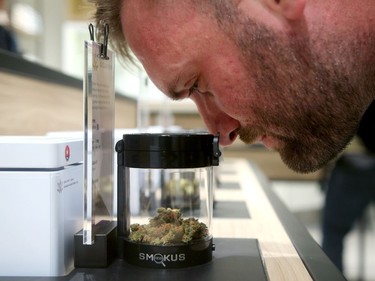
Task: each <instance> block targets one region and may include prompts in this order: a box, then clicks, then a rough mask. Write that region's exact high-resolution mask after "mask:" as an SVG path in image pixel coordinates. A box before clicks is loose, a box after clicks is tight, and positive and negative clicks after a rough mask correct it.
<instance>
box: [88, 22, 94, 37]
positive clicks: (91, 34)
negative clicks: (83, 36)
mask: <svg viewBox="0 0 375 281" xmlns="http://www.w3.org/2000/svg"><path fill="white" fill-rule="evenodd" d="M89 32H90V40H91V41H94V26H93V25H92V23H90V24H89Z"/></svg>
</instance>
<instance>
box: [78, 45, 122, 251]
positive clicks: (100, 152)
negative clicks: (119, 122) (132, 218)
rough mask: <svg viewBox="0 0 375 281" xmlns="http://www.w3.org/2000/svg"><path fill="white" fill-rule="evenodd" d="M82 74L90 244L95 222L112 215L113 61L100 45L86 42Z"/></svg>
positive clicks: (86, 215) (87, 237)
mask: <svg viewBox="0 0 375 281" xmlns="http://www.w3.org/2000/svg"><path fill="white" fill-rule="evenodd" d="M84 49H85V75H84V89H83V90H84V130H85V132H84V136H85V137H84V225H83V244H86V245H91V244H93V243H94V242H95V241H94V237H95V225H97V224H98V223H101V224H102V223H106V222H108V223H109V222H111V221H112V220H113V219H114V214H113V210H114V208H113V204H114V202H113V201H114V199H113V192H114V186H113V171H114V170H113V169H114V165H113V163H114V162H113V157H114V153H113V151H114V148H113V146H114V136H113V134H114V111H115V91H114V63H113V56H114V55H113V53H112V52H111V51H110V50H107V58H102V57H101V56H100V55H101V44H98V43H95V42H93V41H85V45H84Z"/></svg>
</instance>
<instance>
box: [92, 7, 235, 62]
mask: <svg viewBox="0 0 375 281" xmlns="http://www.w3.org/2000/svg"><path fill="white" fill-rule="evenodd" d="M88 1H89V2H90V3H92V4H93V5H94V6H95V8H96V10H95V13H94V15H93V17H94V21H95V25H96V26H97V27H101V26H103V24H108V26H109V39H108V41H109V44H110V46H111V48H112V49H113V51H114V52H115V53H116V54H118V55H120V57H121V59H122V60H123V61H126V60H129V61H130V62H132V63H136V60H135V57H134V55H133V53H132V52H131V50H130V48H129V44H128V42H127V40H126V38H125V37H124V33H123V30H122V25H121V14H120V13H121V8H122V5H123V3H124V2H125V1H126V0H88ZM164 1H165V0H164ZM170 1H171V0H170ZM172 1H173V0H172ZM189 1H190V3H192V4H193V5H195V7H196V8H197V10H200V11H201V12H203V13H204V14H205V16H214V18H215V19H216V20H217V21H218V23H219V24H223V22H225V21H228V20H229V21H230V20H233V18H231V16H232V15H233V14H231V13H229V12H228V9H229V8H231V10H233V8H234V7H235V6H236V5H235V4H234V2H236V1H237V0H205V1H203V0H189ZM158 3H160V2H159V0H148V4H150V5H156V4H158ZM207 8H208V9H207ZM97 33H98V32H97ZM98 34H99V37H100V32H99V33H98Z"/></svg>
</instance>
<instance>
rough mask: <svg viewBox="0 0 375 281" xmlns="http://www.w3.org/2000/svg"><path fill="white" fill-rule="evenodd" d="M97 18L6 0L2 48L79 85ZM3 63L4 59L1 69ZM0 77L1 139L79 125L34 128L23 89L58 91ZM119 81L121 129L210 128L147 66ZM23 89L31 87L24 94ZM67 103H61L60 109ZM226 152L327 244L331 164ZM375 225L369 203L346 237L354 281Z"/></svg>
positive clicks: (374, 268)
mask: <svg viewBox="0 0 375 281" xmlns="http://www.w3.org/2000/svg"><path fill="white" fill-rule="evenodd" d="M92 13H93V10H92V8H91V7H90V6H89V4H87V3H86V1H84V0H53V1H51V0H7V1H6V0H0V27H1V29H0V35H2V36H4V37H2V39H1V41H0V47H1V48H2V49H7V52H10V53H12V54H14V55H16V56H20V57H22V58H23V59H25V60H27V61H31V62H33V63H35V64H36V65H42V66H43V67H46V68H48V69H51V70H53V71H57V72H61V73H63V74H66V75H68V76H72V77H74V78H76V79H78V80H81V79H82V77H83V69H84V67H83V62H84V60H83V45H84V41H85V40H89V31H88V24H89V23H90V18H91V16H92ZM3 38H5V39H3ZM1 65H2V61H1V60H0V67H1ZM1 74H2V73H1V71H0V83H1V84H0V104H3V107H4V105H5V104H7V107H9V106H10V105H11V104H12V101H14V104H15V105H14V106H15V109H7V108H1V105H0V114H1V117H2V118H3V121H2V122H0V123H1V124H0V134H2V135H7V134H13V135H14V134H19V135H22V134H43V133H46V132H48V131H50V130H56V127H53V126H54V125H56V126H57V127H58V129H60V130H76V129H79V128H80V126H81V125H80V124H78V125H77V124H74V122H73V121H72V122H70V123H68V124H67V123H66V122H65V123H64V121H62V120H54V122H53V123H54V124H47V125H48V126H50V127H48V126H47V125H46V123H45V122H44V121H39V122H37V121H34V122H31V121H30V122H31V123H30V124H29V125H27V124H26V125H25V122H24V120H26V119H25V118H28V117H27V116H32V114H34V113H33V112H29V113H27V108H28V107H30V104H26V103H25V108H22V109H20V108H19V106H20V101H21V100H25V91H27V92H30V94H32V93H33V90H32V89H33V87H34V86H35V89H36V90H35V91H38V93H35V94H39V92H40V89H42V90H43V91H48V92H52V91H53V92H55V91H56V92H58V90H57V87H55V86H53V85H52V86H51V87H47V86H46V85H44V84H43V85H39V84H38V82H35V81H30V80H28V79H26V80H25V79H24V80H18V77H14V76H13V75H10V76H9V75H8V74H4V76H1ZM12 81H13V82H12ZM115 81H116V83H115V84H116V86H115V87H116V93H117V100H116V103H117V104H116V106H117V107H116V114H118V116H116V128H131V127H136V126H137V127H147V126H163V127H168V126H178V127H181V128H184V129H204V124H203V123H202V121H201V120H200V117H199V115H198V112H197V110H196V108H195V106H194V104H193V103H192V102H190V101H188V100H186V101H181V102H170V101H169V100H167V99H166V98H164V96H163V95H162V94H161V93H160V92H159V91H158V90H157V89H156V88H155V86H154V85H153V84H152V83H151V82H150V81H149V80H148V78H147V76H146V74H145V72H144V71H143V70H142V68H141V67H135V66H132V65H127V66H126V67H124V66H123V65H122V64H120V63H119V62H116V79H115ZM11 83H13V84H11ZM33 83H37V84H33ZM15 85H17V87H16V86H15ZM20 85H25V86H24V87H23V88H22V90H20V89H21V88H20V87H21V86H20ZM30 85H31V86H30ZM59 87H60V86H59ZM1 88H2V90H1ZM14 89H16V90H14ZM21 91H22V93H21V94H20V93H19V92H21ZM69 91H70V90H69ZM74 91H75V93H74V94H72V97H74V98H72V99H75V98H76V99H77V106H76V107H74V106H71V105H69V106H66V105H65V108H64V110H67V109H66V108H67V107H71V108H72V115H74V114H75V113H73V111H74V110H76V108H79V109H78V111H79V112H78V114H82V113H81V111H80V102H81V96H79V94H80V93H81V91H82V90H81V89H75V90H74ZM9 92H12V97H11V98H9V97H8V96H7V94H9ZM62 93H64V95H65V94H66V95H67V96H69V95H68V94H67V91H65V88H64V89H62ZM77 93H79V94H77ZM2 94H3V96H1V95H2ZM18 94H20V96H18ZM7 97H8V98H9V99H7ZM33 99H34V100H35V98H33ZM52 102H53V101H52ZM64 102H65V101H64V100H62V101H61V104H64ZM16 103H17V105H16ZM38 103H40V102H38ZM43 103H44V105H43ZM47 103H48V101H47V100H43V102H42V105H41V110H42V108H45V107H48V105H47ZM122 103H123V104H122ZM31 107H32V106H31ZM35 108H37V105H35ZM7 110H8V111H7ZM14 110H17V112H20V111H25V112H26V113H25V114H29V115H23V116H22V115H21V116H20V120H21V119H22V120H21V121H20V122H22V124H23V125H22V126H19V128H18V127H17V125H15V124H18V123H17V120H16V119H15V117H14ZM57 110H62V109H57ZM76 111H77V110H76ZM117 111H118V112H119V113H117ZM125 113H126V114H125ZM45 114H46V115H43V116H42V117H41V119H46V116H48V114H49V113H48V112H46V113H45ZM35 118H36V117H35V115H34V119H35ZM59 122H60V123H59ZM79 122H81V121H80V120H79ZM9 124H12V126H9ZM361 151H363V147H362V145H361V142H360V141H358V140H357V139H354V140H353V143H352V144H351V145H350V147H348V149H347V151H345V153H360V152H361ZM223 154H224V161H225V158H226V157H242V158H243V157H245V158H247V159H249V160H250V161H253V162H254V163H256V164H257V165H258V166H259V167H260V168H261V169H262V170H263V171H264V173H265V174H266V176H267V177H268V178H269V179H270V182H271V185H272V187H273V189H274V191H275V192H276V194H277V195H278V196H279V197H280V199H281V200H282V201H283V202H284V203H285V204H286V205H287V207H288V208H289V209H290V210H291V212H292V213H294V214H295V215H296V216H297V217H298V218H299V219H300V220H301V222H302V223H304V225H305V226H306V227H307V229H308V230H309V231H310V233H311V235H312V236H313V237H314V239H315V240H316V241H317V243H319V244H321V243H322V230H321V229H322V228H321V221H322V219H321V217H322V210H323V208H324V205H325V195H326V192H325V191H326V189H325V187H326V186H325V184H324V179H325V178H326V177H329V175H330V167H325V168H324V169H322V170H320V171H318V172H316V173H313V174H308V175H300V174H296V173H294V172H291V171H290V170H288V169H287V168H286V167H285V166H284V164H283V163H282V162H281V160H280V158H279V156H278V154H277V153H275V152H272V151H268V150H267V149H265V148H264V147H262V146H259V145H253V146H247V145H244V144H242V143H241V142H236V143H235V144H234V145H232V146H231V147H228V148H223ZM374 188H375V187H374ZM374 223H375V210H374V207H373V205H371V204H370V205H369V206H368V207H367V208H366V209H365V211H364V213H363V214H361V216H359V217H358V220H356V222H355V224H354V225H353V229H352V230H351V231H350V232H349V234H348V235H346V237H345V240H344V254H343V264H344V274H345V276H346V277H347V278H348V279H349V280H375V230H374Z"/></svg>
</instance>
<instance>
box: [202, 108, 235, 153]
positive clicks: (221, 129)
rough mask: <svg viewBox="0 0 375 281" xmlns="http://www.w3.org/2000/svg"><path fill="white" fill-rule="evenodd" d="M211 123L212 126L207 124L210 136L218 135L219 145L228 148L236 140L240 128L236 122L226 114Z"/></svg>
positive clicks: (218, 116)
mask: <svg viewBox="0 0 375 281" xmlns="http://www.w3.org/2000/svg"><path fill="white" fill-rule="evenodd" d="M209 122H211V121H209ZM212 123H213V124H212V125H208V124H207V127H208V128H209V130H210V131H211V132H212V134H216V133H220V145H223V146H228V145H230V144H232V143H233V142H234V141H235V140H236V138H237V136H238V129H239V127H240V124H239V122H238V121H237V120H235V119H233V118H231V117H230V116H228V115H226V114H220V115H217V116H216V117H215V118H214V119H213V120H212ZM210 128H212V129H210Z"/></svg>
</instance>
